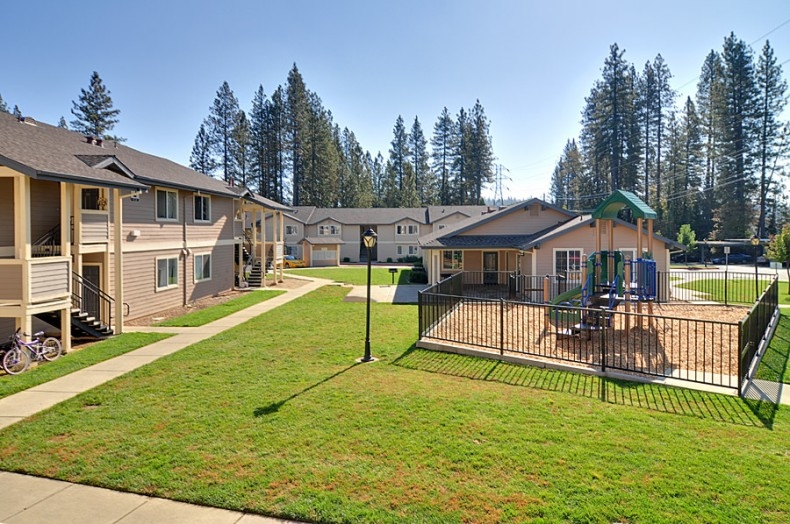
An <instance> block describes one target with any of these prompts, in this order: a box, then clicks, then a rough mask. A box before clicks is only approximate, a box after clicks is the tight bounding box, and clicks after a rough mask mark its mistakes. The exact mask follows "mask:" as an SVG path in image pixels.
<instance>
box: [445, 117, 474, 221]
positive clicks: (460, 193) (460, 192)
mask: <svg viewBox="0 0 790 524" xmlns="http://www.w3.org/2000/svg"><path fill="white" fill-rule="evenodd" d="M471 143H472V123H471V121H470V119H469V114H468V113H467V112H466V110H465V109H464V108H463V107H462V108H461V109H460V110H459V111H458V115H457V116H456V117H455V138H454V139H453V144H454V145H455V152H454V154H453V171H452V173H453V174H452V183H451V185H452V189H451V193H450V204H452V205H463V204H469V203H470V202H469V198H468V196H469V195H470V194H471V193H472V190H471V187H470V182H469V181H470V179H471V176H470V173H471V169H472V168H471V159H470V155H471V150H472V147H471Z"/></svg>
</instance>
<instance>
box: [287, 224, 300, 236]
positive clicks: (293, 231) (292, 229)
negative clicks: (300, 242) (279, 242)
mask: <svg viewBox="0 0 790 524" xmlns="http://www.w3.org/2000/svg"><path fill="white" fill-rule="evenodd" d="M285 234H286V236H293V235H298V234H299V226H293V225H291V224H285Z"/></svg>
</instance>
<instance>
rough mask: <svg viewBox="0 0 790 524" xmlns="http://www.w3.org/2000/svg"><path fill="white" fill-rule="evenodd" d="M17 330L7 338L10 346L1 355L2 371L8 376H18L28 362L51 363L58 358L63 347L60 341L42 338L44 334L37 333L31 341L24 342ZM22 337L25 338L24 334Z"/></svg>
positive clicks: (52, 338) (26, 366) (28, 364)
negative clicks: (44, 361)
mask: <svg viewBox="0 0 790 524" xmlns="http://www.w3.org/2000/svg"><path fill="white" fill-rule="evenodd" d="M19 331H20V330H19V329H17V330H16V333H14V334H13V335H11V337H10V338H9V339H10V341H11V346H10V347H9V348H7V349H6V350H5V353H4V354H3V369H4V370H5V372H6V373H8V374H9V375H18V374H19V373H22V372H23V371H25V370H26V369H27V368H28V367H29V366H30V361H31V359H32V360H35V361H37V362H39V361H42V360H47V361H52V360H55V359H56V358H58V357H59V356H60V354H61V353H62V352H63V347H62V346H61V345H60V340H58V339H56V338H54V337H46V338H44V332H43V331H39V332H38V333H36V334H34V335H33V337H34V338H33V340H31V341H30V342H25V341H24V340H23V339H22V336H20V334H19ZM22 335H24V336H27V334H26V333H23V334H22Z"/></svg>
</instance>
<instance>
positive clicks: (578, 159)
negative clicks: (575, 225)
mask: <svg viewBox="0 0 790 524" xmlns="http://www.w3.org/2000/svg"><path fill="white" fill-rule="evenodd" d="M583 176H584V165H583V162H582V155H581V152H580V151H579V148H578V147H577V145H576V140H568V141H567V142H566V143H565V147H564V148H563V150H562V156H560V160H559V161H558V162H557V166H556V167H555V168H554V172H553V173H552V175H551V196H552V200H553V201H554V203H555V204H556V205H557V206H559V207H561V208H563V209H579V208H578V207H577V198H578V195H577V191H578V190H579V187H578V186H579V185H580V181H581V180H582V177H583Z"/></svg>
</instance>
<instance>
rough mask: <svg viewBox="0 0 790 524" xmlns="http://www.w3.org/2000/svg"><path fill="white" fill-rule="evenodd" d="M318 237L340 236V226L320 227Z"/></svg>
mask: <svg viewBox="0 0 790 524" xmlns="http://www.w3.org/2000/svg"><path fill="white" fill-rule="evenodd" d="M318 235H319V236H322V237H323V236H331V237H337V236H340V226H338V225H335V224H324V225H320V226H318Z"/></svg>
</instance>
